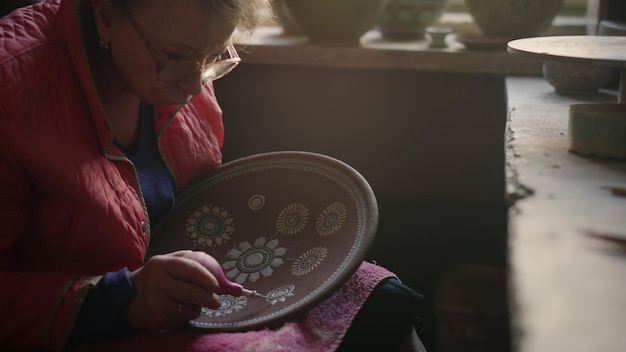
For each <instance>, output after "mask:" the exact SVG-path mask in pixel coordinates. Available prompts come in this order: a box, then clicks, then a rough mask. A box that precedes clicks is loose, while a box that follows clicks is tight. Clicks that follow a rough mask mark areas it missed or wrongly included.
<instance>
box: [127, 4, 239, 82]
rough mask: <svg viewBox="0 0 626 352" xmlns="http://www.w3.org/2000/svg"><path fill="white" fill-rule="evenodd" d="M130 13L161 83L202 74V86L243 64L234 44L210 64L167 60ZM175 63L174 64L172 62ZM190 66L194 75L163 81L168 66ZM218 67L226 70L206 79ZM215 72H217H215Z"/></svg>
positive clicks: (230, 44) (130, 13)
mask: <svg viewBox="0 0 626 352" xmlns="http://www.w3.org/2000/svg"><path fill="white" fill-rule="evenodd" d="M127 12H128V17H129V19H130V22H131V24H132V26H133V28H134V29H135V32H137V34H138V35H139V38H140V39H141V41H142V42H143V44H144V46H145V47H146V48H147V49H148V51H149V52H150V55H152V58H153V59H154V60H155V62H156V68H157V72H156V73H157V78H158V79H159V81H161V82H165V83H175V82H177V81H182V80H185V79H187V78H189V77H190V76H191V75H193V74H194V73H195V72H200V81H201V84H203V85H204V84H206V83H208V82H213V81H216V80H218V79H220V78H222V77H224V76H226V75H227V74H229V73H230V72H231V71H232V70H234V69H235V67H237V65H239V63H240V62H241V58H240V57H239V54H238V53H237V50H236V49H235V46H234V44H233V43H232V42H229V43H228V45H227V46H226V51H224V52H223V53H222V54H219V55H215V61H213V62H209V63H200V62H199V61H192V60H171V59H168V58H167V55H165V54H163V52H162V51H161V50H159V49H158V48H157V47H155V46H154V45H153V44H152V43H150V41H148V40H147V39H146V36H145V33H144V32H143V31H142V30H141V28H140V26H139V25H138V24H137V21H136V20H135V16H133V14H132V12H131V11H130V10H128V11H127ZM225 53H228V56H229V57H227V58H225V59H220V57H221V56H222V55H224V54H225ZM172 61H174V62H172ZM177 63H178V64H190V65H193V66H195V69H193V70H190V71H193V72H194V73H192V72H190V74H189V75H187V76H184V77H180V78H175V79H171V80H169V79H163V78H162V77H161V74H162V72H163V70H164V69H165V68H167V67H168V65H170V67H171V65H172V64H174V65H175V64H177ZM216 66H225V68H224V69H223V71H221V72H220V73H218V74H216V75H215V76H213V77H204V75H205V74H206V73H207V72H210V71H211V70H210V68H211V67H216ZM213 72H215V71H213Z"/></svg>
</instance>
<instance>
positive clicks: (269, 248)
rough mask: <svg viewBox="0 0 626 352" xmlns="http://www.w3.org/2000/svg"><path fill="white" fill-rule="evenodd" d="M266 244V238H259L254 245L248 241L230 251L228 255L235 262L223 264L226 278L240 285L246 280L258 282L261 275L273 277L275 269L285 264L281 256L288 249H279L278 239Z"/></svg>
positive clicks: (230, 261)
mask: <svg viewBox="0 0 626 352" xmlns="http://www.w3.org/2000/svg"><path fill="white" fill-rule="evenodd" d="M265 242H266V240H265V237H259V238H257V239H256V241H254V245H250V243H249V242H247V241H246V242H241V243H239V245H238V246H237V247H236V248H233V249H231V250H230V251H228V253H227V255H228V256H229V257H230V258H232V259H234V260H229V261H227V262H224V263H223V264H222V268H224V271H226V276H227V277H228V278H229V279H231V280H233V279H234V281H235V282H237V283H239V284H243V283H244V282H245V281H246V280H250V282H256V281H257V280H258V279H259V278H260V277H261V275H263V276H264V277H269V276H271V275H272V273H273V272H274V269H273V268H276V267H279V266H280V265H282V264H283V259H282V258H281V256H282V255H283V254H285V252H286V251H287V249H286V248H283V247H278V239H273V240H271V241H269V242H267V243H265Z"/></svg>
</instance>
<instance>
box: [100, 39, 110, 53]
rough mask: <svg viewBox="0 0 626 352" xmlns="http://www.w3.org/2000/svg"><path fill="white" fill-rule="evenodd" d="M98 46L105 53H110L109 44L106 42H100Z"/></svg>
mask: <svg viewBox="0 0 626 352" xmlns="http://www.w3.org/2000/svg"><path fill="white" fill-rule="evenodd" d="M98 46H99V47H100V48H101V49H102V50H104V51H109V43H107V42H105V41H104V40H102V39H100V40H99V41H98Z"/></svg>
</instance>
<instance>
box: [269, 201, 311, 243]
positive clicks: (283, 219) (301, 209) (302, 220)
mask: <svg viewBox="0 0 626 352" xmlns="http://www.w3.org/2000/svg"><path fill="white" fill-rule="evenodd" d="M308 221H309V209H307V207H306V206H305V205H304V204H301V203H294V204H290V205H288V206H286V207H285V208H284V209H283V210H281V211H280V213H278V217H277V218H276V229H277V230H278V232H280V233H282V234H286V235H293V234H295V233H298V232H300V231H302V229H304V227H305V226H306V224H307V223H308Z"/></svg>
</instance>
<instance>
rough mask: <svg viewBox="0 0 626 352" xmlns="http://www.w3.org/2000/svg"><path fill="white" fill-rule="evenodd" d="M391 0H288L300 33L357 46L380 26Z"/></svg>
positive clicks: (287, 6) (313, 39)
mask: <svg viewBox="0 0 626 352" xmlns="http://www.w3.org/2000/svg"><path fill="white" fill-rule="evenodd" d="M388 1H389V0H285V3H284V6H285V9H286V11H287V13H288V14H289V16H291V19H292V21H293V23H294V24H295V25H296V26H297V27H298V29H299V30H300V32H302V33H303V34H304V35H306V36H307V37H308V38H309V40H310V41H311V42H313V43H318V44H349V45H356V44H358V43H359V38H360V37H361V36H362V35H363V34H365V32H367V31H368V30H370V29H371V28H372V27H374V26H375V25H376V23H377V22H378V19H379V18H380V16H381V15H382V12H383V10H384V9H385V5H387V2H388Z"/></svg>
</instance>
